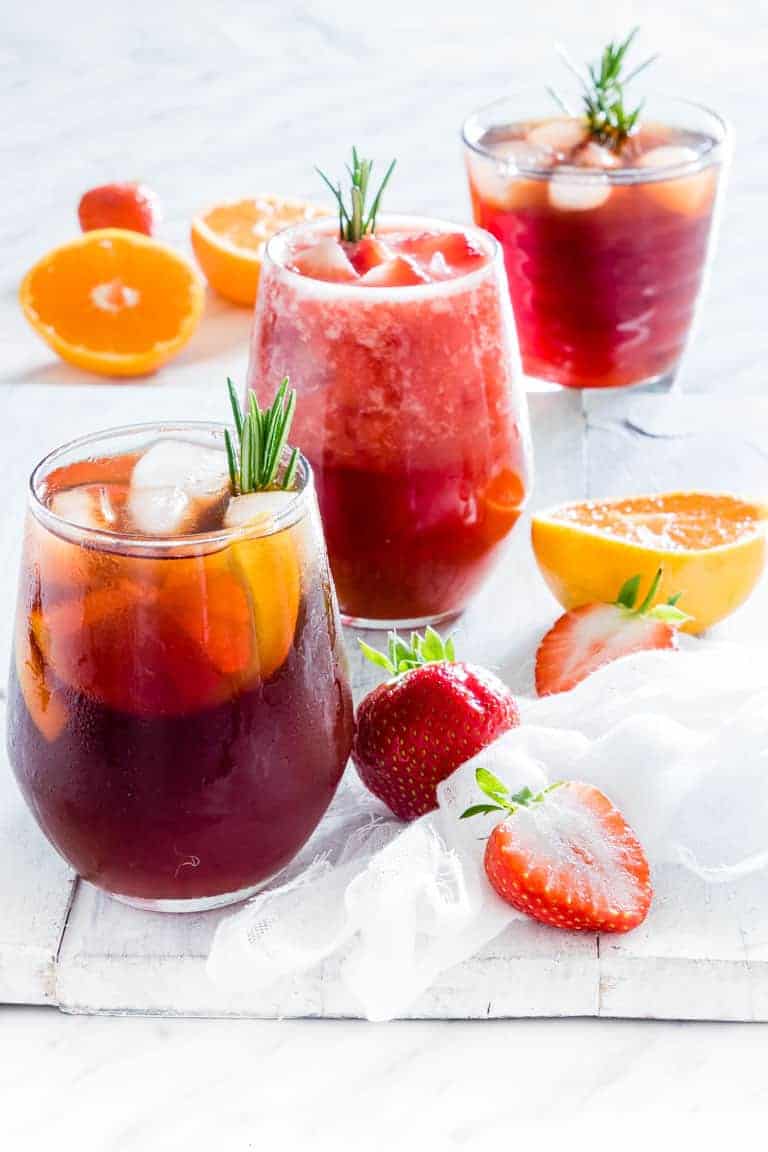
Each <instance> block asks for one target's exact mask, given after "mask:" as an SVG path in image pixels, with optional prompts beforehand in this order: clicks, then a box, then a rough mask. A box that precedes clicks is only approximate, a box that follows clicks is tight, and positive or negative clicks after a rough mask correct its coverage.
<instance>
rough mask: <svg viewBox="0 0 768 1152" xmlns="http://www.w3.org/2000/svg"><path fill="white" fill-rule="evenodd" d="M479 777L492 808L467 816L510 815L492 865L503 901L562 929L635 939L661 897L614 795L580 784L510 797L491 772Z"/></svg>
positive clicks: (498, 835) (496, 837)
mask: <svg viewBox="0 0 768 1152" xmlns="http://www.w3.org/2000/svg"><path fill="white" fill-rule="evenodd" d="M477 776H478V784H479V785H480V787H481V788H482V790H483V791H484V792H485V794H486V796H488V797H489V799H490V800H491V803H489V804H479V805H475V806H474V807H473V808H469V809H467V811H466V812H465V813H464V814H463V815H464V816H471V815H475V814H476V813H477V812H489V811H495V810H498V811H506V812H507V813H508V815H507V817H506V819H504V820H503V821H502V822H501V823H500V824H497V825H496V827H495V828H494V829H493V831H492V832H491V835H490V837H489V838H488V842H487V844H486V848H485V858H484V864H485V872H486V875H487V876H488V879H489V880H490V882H491V884H492V886H493V888H494V889H495V890H496V892H497V893H498V894H499V896H501V898H502V900H506V902H507V903H508V904H511V905H512V907H513V908H517V909H518V910H519V911H521V912H525V913H526V914H527V915H528V916H532V917H533V918H534V919H535V920H540V921H541V922H542V923H543V924H551V925H553V926H554V927H556V928H568V929H575V930H578V931H584V932H587V931H588V932H628V931H629V930H630V929H632V928H636V927H637V925H638V924H641V923H642V921H643V920H644V919H645V917H646V915H647V914H648V909H649V907H650V904H651V899H652V896H653V891H652V888H651V880H650V870H649V868H648V861H647V859H646V857H645V853H644V852H643V849H642V847H641V845H640V843H639V842H638V840H637V837H636V836H635V834H634V832H633V831H632V829H631V828H630V827H629V825H628V824H627V822H626V820H625V819H624V817H623V816H622V814H621V813H620V812H619V811H618V809H616V808H614V806H613V804H612V803H611V801H610V800H609V799H608V797H607V796H605V795H604V794H603V793H602V792H600V791H599V790H598V789H597V788H593V787H592V785H591V784H583V783H580V782H579V781H575V780H568V781H565V782H562V783H559V784H554V785H552V786H551V787H550V788H547V789H545V790H544V791H543V792H540V793H538V795H535V796H534V795H533V794H532V793H531V791H530V789H528V788H526V789H523V790H522V791H521V792H518V793H516V794H515V795H514V796H510V795H509V793H508V791H507V789H506V788H505V786H504V785H503V784H502V782H501V781H500V780H498V779H497V778H496V777H495V776H493V775H492V774H491V773H490V772H487V771H486V770H485V769H482V768H481V769H478V774H477Z"/></svg>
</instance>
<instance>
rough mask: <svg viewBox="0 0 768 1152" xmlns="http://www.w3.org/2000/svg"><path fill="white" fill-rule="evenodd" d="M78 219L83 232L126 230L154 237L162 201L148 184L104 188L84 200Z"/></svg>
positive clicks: (84, 196) (103, 185)
mask: <svg viewBox="0 0 768 1152" xmlns="http://www.w3.org/2000/svg"><path fill="white" fill-rule="evenodd" d="M77 215H78V218H79V220H80V227H81V228H82V230H83V232H92V231H93V230H94V229H95V228H127V229H128V231H130V232H143V233H144V234H145V235H146V236H151V235H152V233H153V232H154V230H155V226H156V224H157V221H158V219H159V215H160V211H159V201H158V199H157V196H156V195H155V193H154V192H153V191H152V190H151V188H147V186H146V185H145V184H133V183H123V184H102V185H101V186H100V187H98V188H91V189H90V190H89V191H88V192H86V193H85V194H84V195H83V196H82V197H81V199H80V203H79V205H78V208H77Z"/></svg>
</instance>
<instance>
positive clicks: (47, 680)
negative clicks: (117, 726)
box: [16, 609, 67, 744]
mask: <svg viewBox="0 0 768 1152" xmlns="http://www.w3.org/2000/svg"><path fill="white" fill-rule="evenodd" d="M45 632H46V629H45V624H44V622H43V618H42V615H41V614H40V612H39V611H37V610H35V609H33V610H32V612H31V613H30V616H29V618H28V619H26V620H25V619H20V620H19V621H18V624H17V628H16V675H17V676H18V678H19V687H20V688H21V694H22V696H23V697H24V702H25V704H26V705H27V709H28V710H29V714H30V716H31V717H32V720H33V722H34V724H35V727H36V728H37V730H38V731H39V732H40V733H41V735H42V736H43V737H44V739H45V740H47V741H48V743H49V744H53V742H54V741H55V740H57V739H58V737H59V736H60V735H61V733H62V732H63V731H64V726H65V725H66V723H67V706H66V704H65V703H64V698H63V695H62V693H61V692H60V691H59V690H58V689H57V688H55V687H54V686H53V684H52V683H51V677H50V674H49V673H50V669H49V667H48V664H47V662H46V657H45V652H46V648H47V643H46V635H45Z"/></svg>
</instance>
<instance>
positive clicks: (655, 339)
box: [468, 125, 719, 388]
mask: <svg viewBox="0 0 768 1152" xmlns="http://www.w3.org/2000/svg"><path fill="white" fill-rule="evenodd" d="M527 127H528V128H530V125H529V126H527ZM523 139H524V130H522V129H518V130H517V133H516V132H515V130H514V129H512V128H510V129H508V130H507V131H505V132H502V130H501V129H499V130H496V131H494V132H493V133H492V134H489V137H488V139H487V140H485V141H482V142H481V143H482V146H483V147H484V148H486V149H488V151H490V152H494V150H496V149H500V151H499V156H500V157H501V158H502V159H503V155H504V148H505V147H506V148H507V149H509V148H510V147H514V144H515V142H517V141H522V140H523ZM711 144H712V141H711V140H710V139H709V138H708V137H705V136H703V135H700V134H696V133H690V132H686V133H682V132H678V131H675V130H673V129H666V128H663V127H659V126H648V127H646V128H645V129H643V130H641V132H640V133H638V136H637V137H636V138H634V139H633V141H632V143H631V146H630V148H631V154H630V155H629V156H625V157H624V158H623V159H622V160H621V166H624V165H627V166H629V167H632V168H634V169H635V170H636V175H637V176H638V179H637V180H636V181H635V182H631V183H625V184H620V183H612V184H611V185H610V187H609V188H608V189H607V191H608V194H607V196H606V198H605V200H604V202H602V203H599V204H596V205H595V206H593V207H585V208H581V209H579V208H574V207H573V206H570V207H563V206H562V205H559V204H558V203H557V202H556V198H557V194H556V195H555V198H554V199H555V202H554V203H553V196H552V192H551V189H552V187H553V183H552V181H553V180H555V181H557V180H558V179H560V178H562V180H563V181H565V180H566V175H565V172H564V171H563V164H564V163H566V162H567V163H568V164H571V165H573V164H574V157H573V156H571V157H567V158H565V159H564V160H558V161H556V162H553V164H552V177H551V178H548V177H547V176H545V177H544V178H541V179H532V178H526V177H524V176H521V175H509V176H506V177H505V176H501V175H499V174H498V173H494V172H492V170H491V167H490V166H491V165H492V164H493V161H491V160H489V159H487V158H484V157H481V156H478V155H475V154H473V155H472V156H471V157H470V159H469V162H468V163H469V177H470V190H471V196H472V205H473V212H474V217H475V220H476V222H477V223H478V224H480V225H481V226H482V227H483V228H486V229H487V230H488V231H489V232H491V233H492V234H493V235H494V236H496V237H497V239H498V240H499V241H500V243H501V245H502V248H503V250H504V259H505V264H506V269H507V277H508V279H509V287H510V293H511V297H512V304H513V308H514V312H515V320H516V323H517V331H518V337H519V341H520V351H521V355H522V359H523V367H524V369H525V371H526V372H527V373H528V374H530V375H532V376H535V377H538V378H541V379H547V380H552V381H555V382H556V383H558V384H562V385H564V386H566V387H572V388H586V387H589V388H608V387H620V386H626V385H631V384H638V383H640V382H649V381H652V380H655V379H658V378H663V377H672V376H673V375H674V372H675V370H676V368H677V365H678V362H679V360H680V357H681V354H682V352H683V348H684V346H685V343H686V340H687V338H688V334H689V331H690V327H691V321H692V319H693V313H694V308H695V305H696V302H697V298H698V295H699V290H700V288H701V281H702V276H703V273H704V268H705V264H706V258H707V251H708V245H709V238H710V233H711V227H712V215H713V209H714V203H715V192H716V187H717V179H718V174H719V167H718V166H717V165H711V166H709V167H704V168H703V169H701V170H699V171H696V172H694V173H693V174H691V175H681V176H678V177H675V178H670V179H661V180H650V179H647V178H644V175H643V173H644V171H645V170H644V169H643V168H642V167H638V164H639V163H640V161H641V159H642V156H643V154H644V153H645V154H647V153H650V151H651V149H661V148H679V147H684V148H685V149H687V150H688V151H689V152H690V153H691V155H692V156H693V157H694V159H695V156H696V155H697V154H699V155H701V154H704V153H705V152H706V151H707V149H708V147H709V146H710V145H711ZM570 170H571V171H572V170H573V169H572V167H571V169H570ZM558 171H559V172H560V176H558ZM489 176H490V179H489ZM560 187H564V185H560ZM566 191H567V189H566ZM576 195H578V190H577V191H576ZM598 195H599V193H598Z"/></svg>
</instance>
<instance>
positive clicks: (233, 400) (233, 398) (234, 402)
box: [227, 376, 243, 440]
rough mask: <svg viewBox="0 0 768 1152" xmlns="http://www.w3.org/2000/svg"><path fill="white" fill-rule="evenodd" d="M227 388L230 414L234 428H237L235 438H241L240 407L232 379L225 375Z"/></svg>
mask: <svg viewBox="0 0 768 1152" xmlns="http://www.w3.org/2000/svg"><path fill="white" fill-rule="evenodd" d="M227 389H228V391H229V403H230V405H231V407H232V416H233V419H234V421H235V428H236V429H237V439H238V440H242V437H243V413H242V411H241V409H240V401H239V400H238V398H237V391H236V389H235V385H234V383H233V381H232V380H231V379H230V378H229V376H227Z"/></svg>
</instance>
